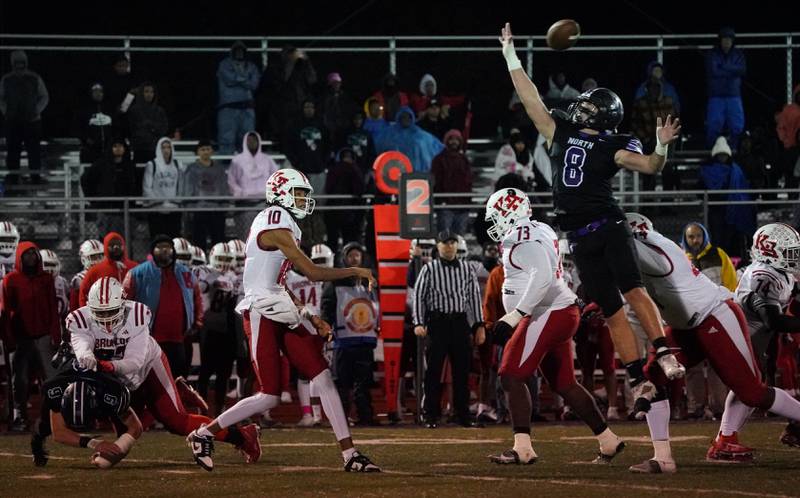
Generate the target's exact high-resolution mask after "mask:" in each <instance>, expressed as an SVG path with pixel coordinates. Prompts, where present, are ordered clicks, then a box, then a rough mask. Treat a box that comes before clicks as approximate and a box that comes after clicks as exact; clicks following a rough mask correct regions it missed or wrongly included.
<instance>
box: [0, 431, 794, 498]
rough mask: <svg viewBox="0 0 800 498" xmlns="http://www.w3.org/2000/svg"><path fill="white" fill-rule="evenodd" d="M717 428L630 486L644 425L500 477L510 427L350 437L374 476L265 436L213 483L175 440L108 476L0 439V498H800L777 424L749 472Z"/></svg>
mask: <svg viewBox="0 0 800 498" xmlns="http://www.w3.org/2000/svg"><path fill="white" fill-rule="evenodd" d="M717 426H718V424H717V423H715V422H699V423H698V422H692V423H676V424H673V425H672V428H671V432H672V437H673V452H674V455H675V457H676V460H677V462H678V474H675V475H635V474H631V473H629V472H628V470H627V469H628V466H629V465H631V464H634V463H639V462H641V461H642V460H644V459H646V458H649V457H650V456H652V447H651V446H650V443H649V442H648V440H647V437H646V436H647V427H646V425H645V424H644V423H617V424H615V425H614V426H613V428H614V429H615V430H616V431H617V432H618V433H619V434H620V435H622V436H623V437H625V438H626V441H627V443H628V447H627V448H626V450H625V451H624V452H623V453H622V454H621V455H620V456H619V457H617V459H616V460H615V461H614V462H613V463H612V464H611V465H610V466H598V465H592V464H589V463H588V462H590V461H591V460H592V459H593V457H594V456H595V453H596V451H597V443H596V441H595V440H594V438H592V437H591V434H590V432H589V430H588V429H587V428H586V427H585V426H583V425H580V424H577V423H574V424H567V425H554V424H546V425H542V426H540V427H538V428H535V433H534V438H533V444H534V448H535V450H536V451H537V453H538V454H539V461H538V462H537V463H536V464H535V465H527V466H499V465H496V464H492V463H490V462H489V461H488V459H487V458H486V457H487V455H489V454H490V453H492V452H499V451H501V450H503V449H506V448H507V447H510V445H511V437H510V430H509V428H508V427H488V428H484V429H463V428H440V429H436V430H430V429H423V428H417V427H413V426H400V427H384V428H370V429H356V430H354V437H355V440H356V443H357V445H358V446H359V447H360V448H361V450H362V451H363V452H364V453H366V454H368V455H369V456H370V458H372V459H373V460H374V461H375V462H376V463H377V464H379V465H381V466H382V467H383V470H384V472H383V473H381V474H347V473H345V472H343V471H342V468H341V457H340V455H339V452H338V451H337V447H336V446H335V445H334V444H333V435H332V433H331V432H330V430H329V429H326V428H321V429H294V428H287V429H271V430H265V431H264V432H263V433H262V445H263V449H264V453H263V455H262V458H261V460H260V461H259V462H258V463H256V464H253V465H246V464H245V463H244V462H243V460H242V459H241V457H240V456H239V454H238V453H237V452H235V451H234V450H233V449H232V448H231V447H230V446H228V445H226V444H224V443H217V448H216V453H215V466H216V468H215V469H214V471H213V472H206V471H204V470H202V469H200V468H199V467H197V466H196V465H195V464H194V462H193V461H192V459H191V455H190V452H189V450H188V448H187V447H186V445H185V444H184V442H183V438H182V437H178V436H173V435H170V434H168V433H165V432H148V433H146V434H144V436H143V437H142V439H141V440H140V442H139V444H137V446H136V447H135V448H134V449H133V450H132V451H131V454H130V455H129V456H128V458H127V459H126V460H124V461H123V462H122V463H120V464H119V465H118V466H117V467H115V468H114V469H112V470H110V471H101V470H97V469H94V468H93V467H91V466H90V465H89V452H88V450H85V449H73V448H67V447H64V446H61V445H57V444H54V443H53V442H52V441H48V450H49V451H50V462H49V463H48V465H47V466H46V467H44V468H37V467H34V466H33V464H32V460H31V457H30V451H29V446H28V441H29V436H0V496H3V497H6V498H9V497H36V496H90V495H100V496H115V497H117V496H119V497H123V496H187V497H189V496H190V497H194V498H206V497H210V496H338V497H344V496H348V497H349V496H436V497H442V496H469V497H479V496H503V497H505V496H547V497H553V496H565V497H566V496H568V497H581V496H613V497H621V496H637V497H641V496H656V495H660V496H675V497H683V496H710V497H716V496H753V497H777V496H798V495H800V473H799V472H798V469H800V449H793V448H789V447H786V446H783V445H781V444H780V443H779V442H778V437H779V435H780V433H781V431H782V429H783V423H781V422H778V421H773V420H770V419H767V420H764V419H761V420H759V421H755V420H751V421H750V422H749V423H748V424H747V426H746V427H745V434H744V435H743V436H742V437H741V438H740V439H741V441H742V442H743V443H744V444H746V445H749V446H753V447H755V448H756V449H757V452H756V461H755V463H754V464H748V465H732V464H713V463H708V462H706V461H705V452H706V449H707V448H708V442H709V440H710V438H711V437H712V435H713V434H714V432H715V430H716V428H717Z"/></svg>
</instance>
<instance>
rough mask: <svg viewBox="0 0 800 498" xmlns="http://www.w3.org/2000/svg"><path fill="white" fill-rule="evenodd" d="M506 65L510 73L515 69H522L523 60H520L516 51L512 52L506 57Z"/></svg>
mask: <svg viewBox="0 0 800 498" xmlns="http://www.w3.org/2000/svg"><path fill="white" fill-rule="evenodd" d="M506 65H507V66H508V72H509V73H510V72H511V71H513V70H515V69H522V61H520V60H519V57H517V54H516V53H514V54H511V57H506Z"/></svg>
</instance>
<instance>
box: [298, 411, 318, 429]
mask: <svg viewBox="0 0 800 498" xmlns="http://www.w3.org/2000/svg"><path fill="white" fill-rule="evenodd" d="M315 424H316V422H315V421H314V417H312V416H311V414H310V413H306V414H304V415H303V416H302V417H301V418H300V421H299V422H297V427H314V425H315Z"/></svg>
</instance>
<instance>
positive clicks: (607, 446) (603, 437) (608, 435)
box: [597, 427, 619, 455]
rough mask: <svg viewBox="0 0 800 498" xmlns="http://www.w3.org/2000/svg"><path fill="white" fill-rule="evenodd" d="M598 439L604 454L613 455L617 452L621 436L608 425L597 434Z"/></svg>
mask: <svg viewBox="0 0 800 498" xmlns="http://www.w3.org/2000/svg"><path fill="white" fill-rule="evenodd" d="M597 441H598V442H599V443H600V452H601V453H603V454H604V455H613V454H614V453H616V452H617V446H619V436H617V435H616V434H614V433H613V432H611V429H609V428H607V427H606V430H604V431H603V432H601V433H600V434H598V435H597Z"/></svg>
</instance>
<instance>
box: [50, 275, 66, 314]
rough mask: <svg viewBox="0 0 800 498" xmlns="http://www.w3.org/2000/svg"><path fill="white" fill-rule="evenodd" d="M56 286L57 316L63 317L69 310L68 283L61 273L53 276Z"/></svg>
mask: <svg viewBox="0 0 800 498" xmlns="http://www.w3.org/2000/svg"><path fill="white" fill-rule="evenodd" d="M53 280H55V286H56V303H57V304H58V316H60V317H62V318H63V317H65V316H67V312H68V311H69V284H67V279H66V278H64V277H62V276H61V275H57V276H55V277H54V278H53Z"/></svg>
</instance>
